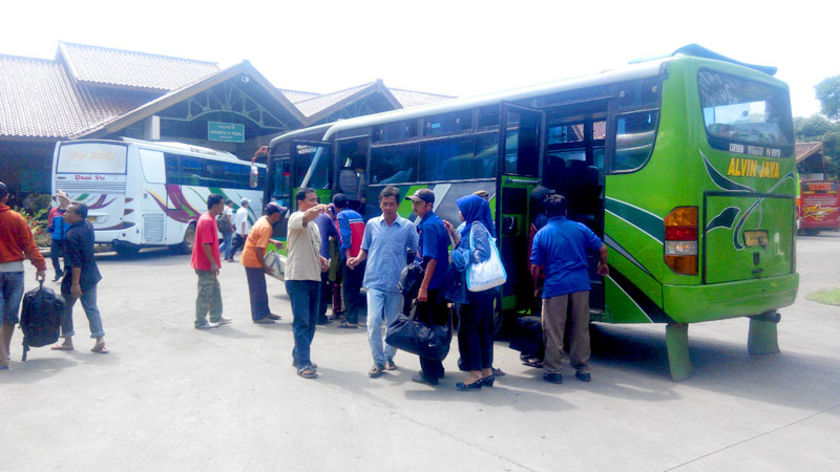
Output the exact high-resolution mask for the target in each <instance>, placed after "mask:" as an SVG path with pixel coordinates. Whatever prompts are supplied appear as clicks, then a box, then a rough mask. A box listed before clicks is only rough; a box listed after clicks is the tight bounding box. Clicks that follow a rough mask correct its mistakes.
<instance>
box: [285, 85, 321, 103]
mask: <svg viewBox="0 0 840 472" xmlns="http://www.w3.org/2000/svg"><path fill="white" fill-rule="evenodd" d="M277 91H278V92H280V93H282V94H283V96H284V97H286V98H288V99H289V101H290V102H292V103H297V102H302V101H304V100H309V99H310V98H315V97H318V96H320V95H321V94H320V93H315V92H304V91H303V90H290V89H281V88H278V89H277Z"/></svg>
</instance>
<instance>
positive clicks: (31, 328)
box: [20, 280, 65, 362]
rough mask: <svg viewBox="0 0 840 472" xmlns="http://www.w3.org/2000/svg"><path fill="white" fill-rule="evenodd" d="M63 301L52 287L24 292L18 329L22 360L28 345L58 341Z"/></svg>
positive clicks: (42, 282) (42, 344) (39, 345)
mask: <svg viewBox="0 0 840 472" xmlns="http://www.w3.org/2000/svg"><path fill="white" fill-rule="evenodd" d="M64 307H65V302H64V298H63V297H62V296H61V295H56V293H55V292H54V291H52V289H49V288H44V281H43V280H42V281H41V285H40V287H38V288H36V289H35V290H32V291H29V292H26V294H25V295H24V296H23V309H22V310H21V315H20V329H21V330H23V361H24V362H25V361H26V352H27V351H29V348H30V347H42V346H46V345H49V344H53V343H55V342H57V341H58V337H59V334H60V330H61V313H62V312H63V311H64Z"/></svg>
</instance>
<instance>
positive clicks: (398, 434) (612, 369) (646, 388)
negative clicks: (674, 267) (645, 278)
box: [0, 234, 840, 471]
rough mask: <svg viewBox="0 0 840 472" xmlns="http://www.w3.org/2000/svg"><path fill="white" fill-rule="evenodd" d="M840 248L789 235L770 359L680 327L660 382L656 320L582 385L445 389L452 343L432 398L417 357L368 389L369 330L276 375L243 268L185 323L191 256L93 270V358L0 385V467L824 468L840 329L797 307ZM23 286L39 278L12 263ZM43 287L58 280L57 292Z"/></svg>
mask: <svg viewBox="0 0 840 472" xmlns="http://www.w3.org/2000/svg"><path fill="white" fill-rule="evenodd" d="M838 249H840V235H838V234H828V235H825V236H821V237H814V238H802V239H801V240H800V244H799V253H798V254H799V271H800V273H801V275H802V284H801V289H800V294H799V297H798V299H797V302H796V304H795V305H794V306H793V307H789V308H786V309H784V310H782V322H781V324H780V325H779V338H780V345H781V349H782V354H780V355H773V356H767V357H757V358H751V357H750V356H748V355H747V349H746V340H747V327H748V322H747V320H746V319H736V320H728V321H723V322H714V323H706V324H699V325H692V326H691V328H690V330H689V335H690V339H691V356H692V361H693V363H694V376H693V377H691V378H690V379H688V380H686V381H684V382H681V383H674V382H672V381H671V380H670V379H669V377H668V375H667V358H666V353H665V343H664V326H660V325H657V326H626V327H625V326H609V325H597V326H596V327H595V328H594V330H593V347H594V354H593V362H592V372H593V382H592V383H590V384H584V383H581V382H577V381H575V380H574V377H573V376H572V375H571V374H572V371H571V370H567V371H566V372H565V373H566V374H567V375H566V383H565V384H563V385H559V386H555V385H549V384H546V383H544V382H542V381H541V374H542V372H541V371H540V370H537V369H531V368H528V367H525V366H522V365H520V363H519V359H518V353H517V352H515V351H512V350H510V349H509V348H508V347H507V343H504V342H498V343H497V344H496V351H495V354H496V365H497V366H498V367H501V368H502V369H504V370H505V371H506V372H507V373H508V375H507V376H505V377H502V378H501V379H499V380H498V381H497V383H496V387H494V388H492V389H487V388H485V389H482V390H481V391H474V392H458V391H456V390H455V389H454V384H455V383H456V382H458V381H460V380H461V379H462V378H463V377H462V374H461V373H460V372H458V371H457V368H456V365H455V362H456V359H457V346H456V345H453V348H452V353H451V354H450V357H449V358H447V360H446V361H445V366H446V368H447V376H446V378H445V379H444V380H443V381H442V382H441V386H440V387H438V388H437V389H434V388H431V387H427V386H424V385H418V384H415V383H413V382H411V380H410V378H411V375H412V374H413V373H414V372H415V371H416V370H417V369H418V362H417V359H416V357H414V356H412V355H409V354H405V353H399V354H398V355H397V358H396V363H397V365H398V366H399V367H400V369H399V370H398V371H396V372H395V373H388V374H386V375H385V376H384V377H382V378H380V379H377V380H371V379H368V377H367V375H366V371H367V369H369V368H370V365H371V359H370V354H369V351H368V348H367V340H366V337H365V334H364V330H362V329H360V330H355V331H354V330H341V329H336V328H335V327H333V326H327V327H320V326H319V327H318V330H317V333H316V335H315V342H314V344H313V351H312V352H313V353H312V357H313V360H314V361H316V362H317V363H318V364H319V365H320V369H319V371H320V374H321V375H320V378H319V379H317V380H305V379H301V378H299V377H297V376H296V375H295V371H294V369H293V368H292V367H291V365H290V361H291V359H290V351H291V348H292V335H291V332H290V323H291V320H290V316H288V315H289V314H290V309H289V304H288V297H287V296H286V294H285V291H284V289H283V288H282V286H281V284H279V283H277V282H276V281H273V280H272V281H269V295H270V299H271V304H272V308H273V311H274V312H276V313H280V314H283V315H284V320H283V321H282V322H281V323H279V324H277V325H255V324H252V323H251V322H250V315H249V309H248V293H247V285H246V281H245V274H244V270H243V269H242V267H241V266H240V265H239V264H229V263H226V264H225V265H224V266H223V271H222V276H221V277H222V278H221V283H222V293H223V298H224V303H225V307H226V308H225V315H226V316H230V317H232V318H233V319H234V323H233V324H232V325H229V326H223V327H221V328H219V329H215V330H209V331H200V330H195V329H194V328H193V327H192V318H193V310H194V308H193V306H194V305H193V303H194V298H195V290H196V289H195V285H196V277H195V274H194V273H193V272H192V270H191V269H190V268H189V259H188V257H187V256H171V255H168V253H166V252H165V251H151V252H145V251H144V252H142V253H141V254H140V256H139V257H138V258H136V259H132V260H123V259H119V258H117V257H116V256H115V255H113V254H103V255H100V256H99V262H100V268H101V270H102V273H103V276H104V280H103V281H102V283H101V285H100V289H99V298H100V308H101V310H102V314H103V320H104V325H105V330H106V333H107V341H108V344H109V347H110V349H111V351H112V352H111V353H110V354H108V355H96V354H92V353H90V352H89V351H88V349H89V348H90V347H91V346H92V340H89V339H87V337H86V333H87V332H88V331H87V326H86V320H85V318H84V315H83V313H82V310H81V307H80V306H78V307H77V308H76V314H75V322H76V332H77V333H78V335H77V336H76V337H75V339H74V341H75V343H76V347H77V350H76V351H73V352H71V353H62V352H55V351H50V350H49V349H46V348H40V349H34V350H32V351H30V358H29V360H28V361H27V362H26V363H21V362H20V354H21V347H20V341H21V334H20V332H17V333H16V335H15V339H14V343H13V348H12V356H13V363H12V366H11V370H9V371H6V372H2V373H0V398H2V401H0V470H4V471H5V470H14V471H17V470H25V471H29V470H39V471H40V470H59V469H61V470H71V471H72V470H80V471H81V470H85V471H90V470H106V469H111V470H178V471H181V470H290V471H297V470H301V471H303V470H307V471H308V470H318V469H319V470H324V471H326V470H346V471H355V470H377V469H382V470H401V471H402V470H456V469H461V470H470V471H471V470H499V471H523V470H525V471H555V470H594V471H600V470H604V471H607V470H609V471H615V470H633V471H636V470H642V471H666V470H677V471H695V470H696V471H705V470H739V471H740V470H761V471H772V470H778V471H789V470H796V469H801V470H809V471H810V470H838V469H840V453H838V452H837V448H836V444H837V441H838V439H840V379H838V373H840V345H839V344H840V342H838V340H840V318H839V317H838V315H840V313H838V312H839V311H840V310H838V308H837V307H829V306H825V305H819V304H816V303H813V302H810V301H807V300H805V298H804V296H805V294H807V293H808V292H810V291H812V290H815V289H817V288H821V287H822V286H834V287H836V286H838V285H840V275H838V270H837V267H840V251H838ZM27 270H28V271H29V272H28V273H27V277H28V278H27V289H30V288H31V287H33V285H34V284H33V280H34V272H32V271H31V268H28V269H27ZM53 286H54V287H57V284H55V285H53Z"/></svg>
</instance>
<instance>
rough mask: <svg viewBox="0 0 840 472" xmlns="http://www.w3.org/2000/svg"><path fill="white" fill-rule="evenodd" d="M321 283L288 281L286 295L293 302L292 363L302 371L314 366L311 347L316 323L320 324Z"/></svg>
mask: <svg viewBox="0 0 840 472" xmlns="http://www.w3.org/2000/svg"><path fill="white" fill-rule="evenodd" d="M319 284H320V282H317V281H315V280H287V281H286V293H288V294H289V300H290V301H291V302H292V316H293V317H294V319H293V320H292V332H293V333H294V336H295V347H294V349H292V361H293V362H294V365H295V367H297V368H298V369H302V368H304V367H307V366H309V365H311V364H312V360H311V359H310V358H309V346H310V345H311V344H312V339H313V338H314V337H315V323H317V322H318V304H319V303H318V299H319V295H320V294H319V288H318V285H319Z"/></svg>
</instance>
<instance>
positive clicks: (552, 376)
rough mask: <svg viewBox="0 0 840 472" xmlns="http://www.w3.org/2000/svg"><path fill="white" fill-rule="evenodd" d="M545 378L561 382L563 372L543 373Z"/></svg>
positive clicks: (549, 380)
mask: <svg viewBox="0 0 840 472" xmlns="http://www.w3.org/2000/svg"><path fill="white" fill-rule="evenodd" d="M543 380H545V381H546V382H549V383H553V384H561V383H563V374H561V373H556V374H543Z"/></svg>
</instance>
